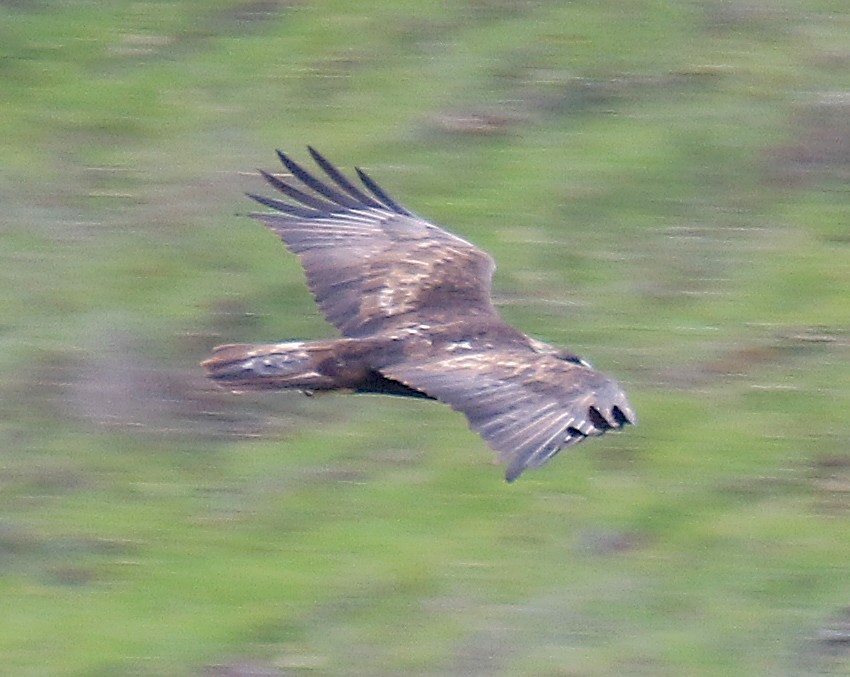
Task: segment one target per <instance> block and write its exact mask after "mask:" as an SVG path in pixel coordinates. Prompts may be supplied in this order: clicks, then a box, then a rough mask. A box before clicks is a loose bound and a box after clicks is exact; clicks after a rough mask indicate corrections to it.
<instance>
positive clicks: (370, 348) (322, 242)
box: [203, 148, 636, 481]
mask: <svg viewBox="0 0 850 677" xmlns="http://www.w3.org/2000/svg"><path fill="white" fill-rule="evenodd" d="M309 151H310V155H311V156H312V157H313V160H315V162H316V164H317V165H318V166H319V168H320V169H321V170H322V171H323V172H324V174H325V176H324V177H322V178H321V179H320V178H318V177H317V176H315V175H314V174H312V173H310V172H308V171H307V170H305V169H304V168H303V167H301V166H300V165H299V164H297V163H296V162H294V161H293V160H291V159H290V158H289V157H288V156H287V155H284V154H283V153H281V152H280V151H278V156H279V157H280V160H281V162H282V163H283V165H284V166H285V167H286V168H287V169H288V170H289V172H290V175H288V176H287V177H286V180H284V179H281V178H279V177H278V176H276V175H273V174H270V173H268V172H263V171H261V174H262V175H263V177H264V178H265V179H266V181H268V183H269V184H270V185H271V186H272V187H273V188H275V189H277V190H278V191H279V192H280V193H282V194H283V195H284V196H285V197H287V198H289V199H288V200H279V199H273V198H268V197H264V196H261V195H253V194H251V195H250V197H252V198H253V199H254V200H256V201H257V202H259V203H261V204H263V205H265V206H266V207H269V208H271V209H273V210H274V213H257V214H252V215H251V216H253V217H254V218H256V219H258V220H259V221H262V222H263V223H264V224H266V225H267V226H268V227H269V228H271V230H273V231H274V232H275V233H277V235H278V236H279V237H280V239H281V240H283V242H284V243H285V244H286V246H287V248H288V249H289V250H290V251H292V252H293V253H295V254H296V255H297V256H298V257H299V259H300V260H301V265H302V266H303V268H304V271H305V273H306V275H307V283H308V285H309V287H310V290H311V291H312V292H313V296H314V297H315V299H316V302H317V303H318V304H319V307H320V308H321V309H322V311H323V313H324V314H325V317H326V318H327V319H328V321H329V322H331V323H332V324H334V325H335V326H336V327H337V328H338V329H339V330H340V332H341V333H342V338H337V339H324V340H318V341H287V342H283V343H276V344H267V345H252V344H235V345H224V346H218V347H217V348H215V351H214V353H213V355H212V356H211V357H210V358H209V359H208V360H206V361H205V362H204V363H203V366H204V367H205V368H206V369H207V372H208V375H209V376H210V377H211V378H213V379H216V380H217V381H218V382H220V383H222V384H223V385H226V386H228V387H230V388H232V389H234V390H240V389H252V390H260V389H295V390H302V391H305V392H308V393H312V392H319V391H334V390H337V391H346V392H357V393H380V394H388V395H401V396H406V397H423V398H428V399H437V400H440V401H441V402H445V403H446V404H448V405H449V406H451V407H452V408H453V409H455V410H457V411H460V412H463V413H464V414H465V415H466V418H467V419H468V421H469V425H470V427H471V428H472V429H473V430H475V431H477V432H478V433H479V434H480V435H481V436H482V437H483V438H484V439H485V440H486V441H487V443H488V444H489V445H490V446H491V447H492V448H493V449H495V450H496V452H498V454H499V457H500V459H501V460H502V461H503V462H504V463H506V464H507V470H506V473H505V478H506V479H507V480H508V481H512V480H514V479H516V478H517V477H518V476H519V475H520V474H521V473H522V472H523V471H524V470H525V469H526V468H530V467H535V466H539V465H542V464H543V463H545V462H546V461H548V460H549V459H550V458H551V457H552V456H554V455H555V454H557V453H558V452H559V451H560V450H561V449H563V448H564V447H567V446H570V445H573V444H576V443H578V442H581V441H582V440H583V439H584V438H585V437H588V436H591V435H601V434H603V433H605V432H607V431H608V430H612V429H617V428H622V427H623V426H624V425H626V424H628V423H634V422H635V420H636V419H635V414H634V411H633V410H632V407H631V406H630V405H629V403H628V401H627V400H626V396H625V394H624V393H623V391H622V390H621V389H620V387H619V386H618V385H617V383H616V382H614V381H613V380H611V379H610V378H608V377H607V376H605V375H603V374H601V373H600V372H598V371H596V370H594V369H593V368H591V367H590V365H588V364H587V363H586V362H585V361H584V360H581V359H580V358H579V357H577V356H576V355H574V354H573V353H571V352H570V351H567V350H562V349H559V348H555V347H553V346H550V345H548V344H546V343H543V342H541V341H537V340H536V339H533V338H531V337H529V336H527V335H525V334H523V333H522V332H520V331H518V330H516V329H514V328H513V327H511V326H510V325H507V324H505V323H504V322H503V321H502V320H501V319H500V318H499V316H498V314H497V313H496V310H495V308H494V307H493V304H492V301H491V299H490V280H491V277H492V275H493V270H494V268H495V265H494V263H493V259H491V258H490V256H489V255H487V254H486V253H485V252H483V251H482V250H480V249H478V248H477V247H475V246H474V245H472V244H470V243H469V242H467V241H466V240H463V239H461V238H460V237H457V236H456V235H452V234H451V233H448V232H446V231H445V230H443V229H442V228H439V227H437V226H435V225H434V224H432V223H429V222H428V221H426V220H425V219H422V218H420V217H418V216H416V215H414V214H413V213H411V212H410V211H408V210H407V209H405V208H404V207H402V206H401V205H400V204H398V203H397V202H396V201H395V200H393V199H392V198H391V197H389V196H388V195H387V194H386V193H385V192H384V191H383V190H382V189H381V188H380V187H379V186H378V185H377V184H376V183H375V182H374V181H373V180H372V179H371V178H370V177H369V176H367V175H366V174H365V173H364V172H363V171H362V170H360V169H357V170H356V171H357V174H358V176H359V178H360V180H361V182H362V184H363V187H359V186H357V185H355V184H354V183H353V182H352V181H350V180H349V179H348V178H346V177H345V176H344V175H343V174H342V173H341V172H340V171H339V170H338V169H336V167H334V166H333V165H332V164H331V163H330V162H328V161H327V160H326V159H325V158H324V157H322V156H321V155H320V154H319V153H318V152H317V151H316V150H314V149H313V148H309Z"/></svg>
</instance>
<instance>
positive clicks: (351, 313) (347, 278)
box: [249, 147, 497, 337]
mask: <svg viewBox="0 0 850 677" xmlns="http://www.w3.org/2000/svg"><path fill="white" fill-rule="evenodd" d="M308 149H309V151H310V155H311V156H312V157H313V160H314V161H315V162H316V164H317V165H318V166H319V168H320V169H321V170H322V172H323V173H324V177H322V178H319V177H317V176H316V175H314V174H312V173H310V172H308V171H307V170H306V169H304V168H303V167H302V166H301V165H299V164H298V163H296V162H295V161H293V160H292V159H291V158H290V157H289V156H287V155H285V154H284V153H282V152H280V151H278V156H279V157H280V160H281V162H282V163H283V165H284V166H285V167H286V169H287V170H289V173H290V174H289V175H287V176H285V177H283V178H282V177H280V176H277V175H274V174H271V173H269V172H265V171H262V170H261V172H260V173H261V174H262V175H263V177H264V178H265V179H266V181H268V182H269V184H270V185H271V186H272V187H273V188H275V189H277V190H278V191H279V192H281V193H283V195H284V196H286V197H287V198H288V200H280V199H273V198H268V197H264V196H262V195H255V194H249V195H250V197H252V198H253V199H254V200H256V201H257V202H259V203H261V204H263V205H265V206H266V207H270V208H271V209H273V210H275V212H276V213H256V214H252V216H253V217H254V218H256V219H258V220H260V221H262V222H263V223H265V224H266V225H267V226H268V227H269V228H271V229H272V230H273V231H274V232H275V233H277V234H278V235H279V236H280V238H281V239H282V240H283V242H284V243H285V244H286V246H287V247H288V248H289V249H290V251H292V252H294V253H295V254H297V255H298V257H299V258H300V260H301V265H302V266H303V268H304V271H305V273H306V275H307V282H308V284H309V286H310V290H311V291H312V292H313V296H314V297H315V299H316V302H317V303H318V304H319V307H320V308H321V309H322V311H323V312H324V314H325V317H326V318H327V319H328V321H329V322H331V323H332V324H334V325H335V326H336V327H337V328H339V330H340V331H341V332H342V334H343V335H344V336H350V337H360V336H367V335H369V334H373V333H376V332H378V331H381V330H383V329H386V328H388V327H392V326H399V325H402V324H405V323H409V322H411V321H415V322H416V323H418V324H428V323H444V322H447V321H450V320H452V319H459V318H473V317H476V316H477V317H479V318H483V317H487V318H493V319H495V318H496V317H497V314H496V311H495V309H494V308H493V305H492V303H491V301H490V280H491V278H492V275H493V270H494V269H495V264H494V263H493V260H492V259H491V258H490V256H489V255H488V254H486V253H485V252H483V251H482V250H480V249H478V248H477V247H475V246H473V245H472V244H470V243H469V242H467V241H466V240H464V239H462V238H459V237H457V236H455V235H452V234H451V233H448V232H446V231H445V230H443V229H442V228H439V227H437V226H435V225H434V224H432V223H429V222H428V221H426V220H424V219H422V218H420V217H418V216H416V215H414V214H413V213H411V212H410V211H408V210H407V209H405V208H404V207H402V206H401V205H400V204H398V203H397V202H396V201H395V200H393V199H392V198H391V197H389V196H388V195H387V194H386V192H384V191H383V190H382V189H381V188H380V187H379V186H378V185H377V184H376V183H375V182H374V181H373V180H372V179H371V178H369V176H368V175H367V174H366V173H365V172H363V171H362V170H361V169H359V168H358V169H357V174H358V176H359V178H360V180H361V182H362V184H363V187H359V186H357V185H355V184H354V183H353V182H352V181H350V180H349V179H348V178H346V177H345V176H344V175H343V174H342V173H341V172H340V171H339V170H338V169H337V168H336V167H334V166H333V165H332V164H331V163H330V162H328V160H326V159H325V158H324V157H323V156H322V155H320V154H319V153H318V152H317V151H316V150H315V149H313V148H310V147H308ZM413 318H415V319H413Z"/></svg>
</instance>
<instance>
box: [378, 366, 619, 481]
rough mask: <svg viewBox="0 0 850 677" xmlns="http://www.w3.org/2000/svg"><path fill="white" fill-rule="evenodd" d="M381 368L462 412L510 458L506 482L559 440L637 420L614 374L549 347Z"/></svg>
mask: <svg viewBox="0 0 850 677" xmlns="http://www.w3.org/2000/svg"><path fill="white" fill-rule="evenodd" d="M381 372H382V373H383V374H384V375H385V376H387V377H389V378H393V379H396V380H398V381H400V382H402V383H404V384H405V385H407V386H409V387H411V388H415V389H417V390H420V391H422V392H424V393H427V394H428V395H430V396H432V397H435V398H437V399H438V400H440V401H442V402H445V403H446V404H448V405H450V406H451V407H452V408H453V409H455V410H457V411H461V412H463V413H464V414H465V415H466V418H467V419H468V421H469V426H470V427H471V428H472V429H473V430H475V431H476V432H478V433H479V434H480V435H481V436H482V437H483V438H484V439H485V440H486V441H487V443H488V444H489V445H490V446H491V447H492V448H493V449H494V450H496V451H497V452H498V454H499V457H500V459H501V460H502V462H504V463H506V464H507V466H508V467H507V470H506V472H505V478H506V479H507V480H508V481H509V482H510V481H512V480H514V479H516V478H517V477H519V475H520V474H521V473H522V472H523V471H524V470H525V469H526V468H532V467H536V466H539V465H542V464H544V463H545V462H546V461H548V460H549V459H550V458H552V457H553V456H554V455H555V454H557V453H558V452H559V451H560V450H561V449H563V448H564V447H567V446H570V445H573V444H576V443H578V442H581V441H582V440H583V439H584V438H585V437H588V436H591V435H601V434H603V433H605V432H607V431H608V430H611V429H615V428H621V427H623V426H624V425H626V424H629V423H634V422H635V421H636V417H635V413H634V411H633V409H632V407H631V405H630V404H629V402H628V400H627V399H626V396H625V394H624V393H623V391H622V390H621V388H620V386H619V385H618V384H617V383H616V382H615V381H613V380H611V379H610V378H608V377H607V376H605V375H604V374H602V373H600V372H598V371H596V370H594V369H592V368H589V367H587V366H585V365H583V364H576V363H574V362H571V361H564V360H561V359H558V358H557V357H556V356H554V355H548V354H539V353H534V352H531V351H522V350H518V349H510V350H498V349H494V350H487V351H480V352H472V353H469V354H458V355H452V356H449V357H443V358H436V359H432V360H425V361H419V362H402V363H400V364H396V365H393V366H390V367H388V368H384V369H382V370H381Z"/></svg>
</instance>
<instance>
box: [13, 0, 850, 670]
mask: <svg viewBox="0 0 850 677" xmlns="http://www.w3.org/2000/svg"><path fill="white" fill-rule="evenodd" d="M848 36H850V10H848V8H847V6H846V2H845V0H690V1H687V2H678V3H677V2H665V1H662V0H619V1H614V0H605V1H602V2H599V1H594V2H590V1H584V0H576V1H574V2H546V1H543V0H539V1H534V0H528V1H524V2H508V1H506V0H464V1H462V2H457V3H445V2H427V1H426V2H423V1H422V0H417V1H415V2H414V1H412V0H411V1H404V0H398V1H394V2H374V1H367V2H359V3H350V2H342V1H339V0H337V1H332V0H312V1H311V0H303V1H300V2H299V1H287V0H253V1H247V2H246V1H242V2H238V1H234V0H215V1H213V2H200V1H199V0H182V1H175V2H153V1H138V2H127V1H118V2H113V3H109V4H107V3H96V2H78V1H71V0H68V1H66V2H50V1H48V0H15V1H9V2H3V3H0V131H2V138H3V143H2V145H0V199H2V211H0V279H2V284H0V345H2V350H0V608H2V613H0V674H3V675H15V676H16V677H22V676H24V677H35V676H41V675H50V676H57V675H59V676H61V675H68V676H71V675H79V676H82V675H86V676H93V675H94V676H97V675H100V676H103V677H106V676H107V675H108V676H110V677H113V676H116V675H117V676H122V675H124V676H127V677H130V676H145V677H148V676H166V675H203V676H205V677H225V676H227V677H236V676H238V675H271V676H274V675H305V676H306V675H317V676H318V675H362V676H367V675H368V676H370V677H371V676H381V675H387V676H389V675H399V674H406V675H423V676H425V675H472V676H474V675H482V676H483V675H487V676H491V675H498V676H505V677H508V676H514V675H516V676H519V675H529V676H530V675H535V676H540V675H546V676H550V677H555V676H561V677H566V676H568V675H569V676H587V677H597V676H603V675H653V676H658V675H668V676H671V677H673V676H676V677H678V676H679V675H772V676H773V675H814V674H846V673H847V671H850V443H848V439H850V415H848V412H850V359H848V358H850V37H848ZM307 143H310V144H313V145H315V146H316V147H317V148H319V149H320V150H321V151H323V152H324V153H326V154H327V155H328V157H329V158H331V159H332V160H334V161H335V162H337V163H338V164H339V165H340V166H341V167H343V168H345V169H348V168H350V167H351V166H352V165H354V164H360V165H362V166H364V167H366V168H368V169H369V171H370V173H371V174H372V176H374V178H375V179H376V180H378V181H379V182H380V183H381V184H382V185H384V186H385V187H386V188H387V189H388V190H389V191H390V192H391V193H392V194H393V195H395V196H397V197H398V198H399V199H400V200H401V201H403V202H404V203H405V204H406V205H408V206H409V207H410V208H411V209H413V210H415V211H416V212H418V213H420V214H423V215H425V216H428V217H430V218H432V219H433V220H435V221H436V222H439V223H442V224H446V225H447V226H449V227H450V228H451V229H453V230H454V231H456V232H458V233H460V234H462V235H464V236H465V237H468V238H469V239H471V240H473V241H474V242H476V243H477V244H479V245H481V246H482V247H484V248H486V249H487V250H488V251H490V252H492V253H493V255H494V256H495V258H496V259H497V261H498V263H499V270H498V271H497V273H496V280H495V286H496V294H497V297H498V301H499V304H500V308H501V311H502V313H503V315H504V316H505V318H506V319H507V320H509V321H510V322H512V323H513V324H515V325H517V326H519V327H521V328H522V329H524V330H525V331H527V332H529V333H531V334H534V335H537V336H539V337H541V338H544V339H546V340H548V341H551V342H555V343H561V344H564V345H569V346H571V347H572V348H574V349H575V350H576V351H577V352H579V353H580V354H581V355H583V356H585V357H587V358H588V359H590V360H591V361H592V362H593V363H594V364H595V365H596V366H597V367H599V368H600V369H602V370H603V371H605V372H607V373H610V374H613V375H616V376H617V377H618V379H619V380H620V381H621V382H622V383H623V385H624V386H625V387H626V388H627V390H628V392H629V395H630V398H631V401H632V403H633V404H634V405H635V407H636V409H637V410H638V413H639V416H640V418H641V420H640V425H639V426H637V427H635V428H632V429H629V430H627V431H626V432H625V433H623V434H621V435H608V436H605V437H604V438H601V439H598V440H594V441H592V442H590V443H588V444H583V445H580V446H579V447H577V448H575V449H574V450H571V451H570V452H569V453H564V454H563V455H562V456H561V457H559V458H557V459H556V460H555V461H554V462H552V463H551V464H550V465H548V466H547V467H546V468H545V469H542V470H539V471H535V472H529V473H527V474H526V475H525V476H523V477H522V479H521V480H520V481H518V482H517V483H515V484H514V485H506V484H505V483H504V482H503V481H502V479H501V470H500V468H498V467H496V466H494V465H491V464H490V463H489V461H490V460H491V454H490V452H489V451H488V450H487V448H486V447H485V445H484V443H483V442H482V441H481V440H480V439H479V438H478V436H476V435H475V434H473V433H472V432H470V431H469V430H468V429H467V427H466V425H465V422H464V420H463V418H462V417H461V416H460V415H458V414H455V413H453V412H451V411H450V410H449V409H448V408H447V407H443V406H439V405H437V404H435V403H431V402H415V401H413V402H407V401H395V400H392V399H388V398H370V397H364V398H356V397H347V398H342V397H338V398H313V399H311V400H306V399H304V398H300V397H298V396H295V395H274V394H270V395H264V396H253V395H252V396H250V397H247V396H243V397H235V396H232V395H230V394H228V393H223V392H219V391H216V390H215V389H214V388H213V387H212V386H211V385H209V384H207V383H206V382H205V381H204V379H203V376H202V372H201V370H200V369H199V368H198V367H197V363H198V361H199V360H200V359H202V358H203V357H204V356H205V355H206V354H207V353H208V351H209V349H210V348H211V347H212V346H213V345H214V344H216V343H221V342H228V341H239V340H248V341H250V340H264V339H282V338H289V337H301V338H313V337H319V336H325V335H329V334H330V332H331V331H332V329H331V328H330V327H328V326H327V325H326V324H325V323H324V321H323V320H322V319H321V317H320V316H319V314H318V312H317V310H316V308H315V306H314V304H313V302H312V300H311V299H310V296H309V294H308V292H307V291H306V288H305V286H304V283H303V279H302V274H301V271H300V269H299V267H298V264H297V261H296V260H295V258H294V257H292V256H290V255H288V254H286V253H285V252H284V251H283V248H282V247H281V246H280V244H279V242H278V241H277V240H276V239H275V238H274V237H273V236H272V235H271V234H269V233H268V232H266V231H265V230H264V229H263V228H262V227H261V226H259V225H258V224H256V223H255V222H253V221H251V220H250V219H247V218H245V216H244V215H245V213H247V212H248V211H250V210H251V209H252V206H251V204H250V203H249V201H248V200H247V199H246V198H245V197H244V196H243V192H244V191H250V190H258V189H259V188H260V187H261V186H262V181H261V180H260V179H258V178H257V177H256V176H254V175H253V173H252V172H253V169H254V168H255V167H257V166H262V167H274V166H275V157H274V153H273V149H274V148H275V147H280V148H283V149H286V150H287V151H289V152H291V153H292V154H293V156H294V157H295V158H296V159H300V158H304V157H306V154H305V153H302V151H301V149H302V148H303V146H304V145H305V144H307Z"/></svg>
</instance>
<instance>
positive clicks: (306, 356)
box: [201, 341, 333, 391]
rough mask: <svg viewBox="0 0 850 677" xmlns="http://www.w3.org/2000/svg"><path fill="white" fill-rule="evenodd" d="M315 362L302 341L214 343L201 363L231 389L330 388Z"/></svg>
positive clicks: (326, 378)
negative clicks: (210, 354) (211, 349)
mask: <svg viewBox="0 0 850 677" xmlns="http://www.w3.org/2000/svg"><path fill="white" fill-rule="evenodd" d="M314 365H315V358H314V356H313V355H311V352H310V351H309V350H308V348H307V345H306V344H305V343H304V342H303V341H289V342H285V343H274V344H267V345H254V344H250V343H236V344H228V345H223V346H217V347H216V348H215V349H214V350H213V354H212V356H211V357H209V358H208V359H206V360H204V361H203V362H202V363H201V366H203V367H204V368H205V369H206V370H207V376H209V377H210V378H212V379H214V380H216V381H218V382H219V383H221V384H222V385H225V386H229V387H231V388H233V389H234V390H240V389H244V390H266V389H280V388H292V389H295V390H306V391H312V390H326V389H329V388H332V387H333V381H332V379H330V378H329V377H328V376H326V375H323V374H320V373H318V372H317V371H316V370H315V368H314Z"/></svg>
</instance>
